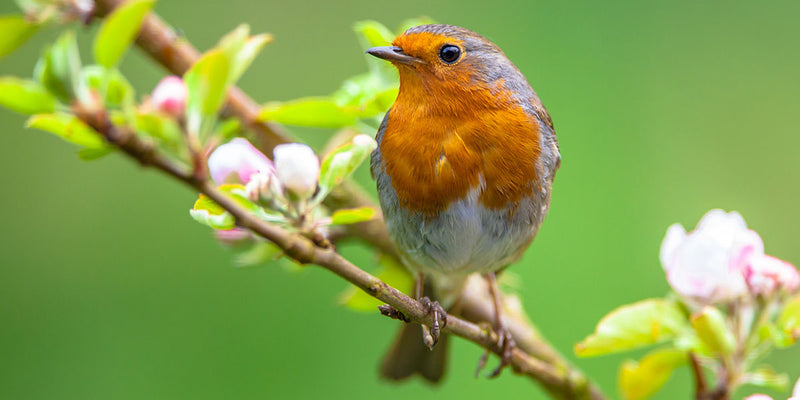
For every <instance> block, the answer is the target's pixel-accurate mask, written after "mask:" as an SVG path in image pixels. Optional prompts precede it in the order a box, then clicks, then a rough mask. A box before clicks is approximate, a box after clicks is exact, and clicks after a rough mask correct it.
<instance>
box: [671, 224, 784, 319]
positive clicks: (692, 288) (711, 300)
mask: <svg viewBox="0 0 800 400" xmlns="http://www.w3.org/2000/svg"><path fill="white" fill-rule="evenodd" d="M661 264H662V266H663V267H664V271H665V272H666V276H667V280H668V281H669V284H670V286H672V288H673V289H674V290H675V292H677V293H678V294H679V295H681V296H682V297H684V298H685V299H687V300H689V301H690V302H692V303H694V304H699V305H707V304H724V303H730V302H732V301H734V300H737V299H742V298H747V297H751V298H755V297H762V298H771V297H774V296H780V295H784V294H788V293H793V292H795V291H797V290H798V288H800V274H799V273H798V271H797V268H795V267H794V266H793V265H792V264H790V263H788V262H786V261H783V260H780V259H778V258H776V257H773V256H770V255H767V254H765V253H764V242H763V241H762V239H761V237H760V236H759V235H758V233H756V232H755V231H753V230H751V229H748V227H747V224H746V223H745V221H744V218H742V216H741V215H740V214H739V213H737V212H729V213H726V212H724V211H722V210H711V211H709V212H708V213H707V214H706V215H705V216H704V217H703V218H702V219H701V220H700V223H699V224H698V225H697V228H696V229H695V230H694V231H692V232H688V233H687V232H686V230H685V229H684V228H683V226H681V225H680V224H675V225H672V226H671V227H670V228H669V229H668V230H667V234H666V237H665V238H664V241H663V242H662V245H661Z"/></svg>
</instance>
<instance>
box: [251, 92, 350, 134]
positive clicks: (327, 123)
mask: <svg viewBox="0 0 800 400" xmlns="http://www.w3.org/2000/svg"><path fill="white" fill-rule="evenodd" d="M360 114H361V113H360V110H359V109H358V108H356V107H346V106H340V105H339V104H337V103H336V101H335V100H334V99H333V98H330V97H304V98H300V99H296V100H291V101H287V102H282V103H281V102H272V103H268V104H266V105H264V107H263V108H262V109H261V112H260V113H259V114H258V119H259V121H275V122H279V123H281V124H286V125H296V126H315V127H320V128H342V127H345V126H350V125H353V124H354V123H355V122H356V119H357V118H358V117H359V115H360Z"/></svg>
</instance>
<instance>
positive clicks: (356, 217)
mask: <svg viewBox="0 0 800 400" xmlns="http://www.w3.org/2000/svg"><path fill="white" fill-rule="evenodd" d="M374 217H375V209H374V208H372V207H361V208H350V209H343V210H336V211H335V212H334V213H333V215H332V216H331V220H332V222H331V225H348V224H357V223H359V222H364V221H369V220H371V219H372V218H374Z"/></svg>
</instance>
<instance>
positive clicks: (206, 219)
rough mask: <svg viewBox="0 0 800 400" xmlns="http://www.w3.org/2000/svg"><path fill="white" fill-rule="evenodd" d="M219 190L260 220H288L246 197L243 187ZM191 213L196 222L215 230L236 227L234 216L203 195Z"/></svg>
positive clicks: (232, 185)
mask: <svg viewBox="0 0 800 400" xmlns="http://www.w3.org/2000/svg"><path fill="white" fill-rule="evenodd" d="M219 190H220V191H222V192H224V193H226V194H227V195H228V196H230V197H231V199H233V200H234V201H235V202H237V203H239V205H241V206H242V207H244V208H245V209H246V210H248V211H250V212H252V213H253V214H254V215H255V216H256V217H258V218H261V219H263V220H265V221H269V222H274V223H285V222H286V219H285V218H284V217H283V216H282V215H280V214H278V213H276V212H272V211H270V210H265V209H264V208H262V207H260V206H258V205H256V204H255V203H253V202H252V201H250V200H249V199H248V198H247V197H245V194H244V186H243V185H239V184H224V185H221V186H220V187H219ZM189 213H190V215H191V216H192V218H194V219H195V220H196V221H198V222H200V223H202V224H205V225H208V226H210V227H212V228H214V229H232V228H233V227H234V226H236V224H235V220H234V218H233V216H232V215H230V214H228V212H226V211H225V209H223V208H222V206H220V205H219V204H217V203H215V202H214V201H213V200H211V199H210V198H208V197H207V196H205V195H202V194H201V195H200V196H199V198H198V199H197V201H196V202H195V203H194V207H193V208H192V210H190V212H189Z"/></svg>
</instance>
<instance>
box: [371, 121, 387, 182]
mask: <svg viewBox="0 0 800 400" xmlns="http://www.w3.org/2000/svg"><path fill="white" fill-rule="evenodd" d="M390 111H391V110H389V111H387V112H386V115H384V116H383V121H381V126H380V127H378V133H377V134H376V135H375V140H376V141H377V142H378V148H380V145H381V139H383V132H384V131H385V130H386V121H388V120H389V112H390ZM378 148H376V149H375V150H374V151H373V152H372V156H371V157H370V160H369V172H370V174H371V175H372V179H373V180H375V179H378V169H379V168H383V163H382V160H381V153H380V151H378V150H379V149H378Z"/></svg>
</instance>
